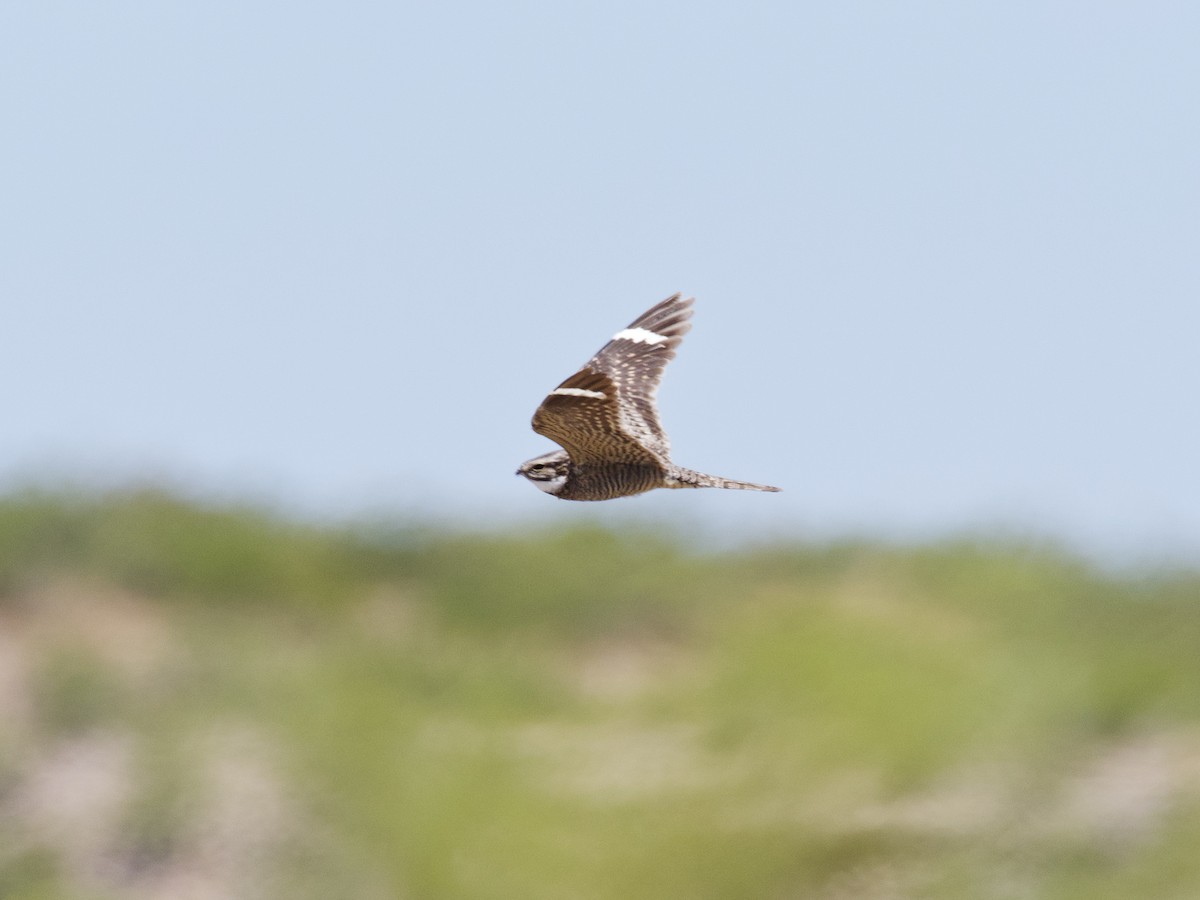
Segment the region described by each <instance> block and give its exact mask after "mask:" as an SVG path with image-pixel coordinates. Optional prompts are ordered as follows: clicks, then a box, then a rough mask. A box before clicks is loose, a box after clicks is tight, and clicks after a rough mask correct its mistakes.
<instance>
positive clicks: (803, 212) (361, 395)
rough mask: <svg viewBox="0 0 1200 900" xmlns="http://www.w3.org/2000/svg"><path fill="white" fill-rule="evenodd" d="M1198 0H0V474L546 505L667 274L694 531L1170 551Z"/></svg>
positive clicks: (1191, 261)
mask: <svg viewBox="0 0 1200 900" xmlns="http://www.w3.org/2000/svg"><path fill="white" fill-rule="evenodd" d="M1198 40H1200V7H1196V6H1195V5H1194V4H1190V3H1182V2H1180V3H1155V2H1150V3H1142V4H1116V3H1099V4H1096V3H1088V4H1084V3H1055V2H1050V3H1044V2H1040V3H1004V4H999V3H968V4H963V3H909V4H894V3H885V2H877V3H870V2H861V3H848V4H820V5H817V4H794V3H786V4H785V3H750V4H737V5H734V4H710V3H656V4H642V3H638V4H633V3H611V2H608V3H603V4H601V3H580V4H553V3H514V4H490V3H489V4H483V3H457V4H420V5H418V4H413V5H408V4H384V3H367V2H354V0H351V2H344V3H339V4H314V3H290V4H268V3H242V2H239V3H226V2H210V3H207V4H152V3H133V2H121V0H114V2H109V3H104V4H92V3H71V2H44V3H37V4H32V3H30V4H9V5H8V6H7V7H6V8H5V10H4V11H3V12H0V111H2V112H3V119H4V122H5V130H6V134H7V137H6V140H5V141H4V149H3V151H2V152H3V157H4V177H3V179H2V180H0V185H2V186H0V241H2V245H3V251H2V252H3V255H4V263H3V265H2V266H0V298H2V302H3V307H4V311H5V316H4V320H5V322H6V325H5V327H4V328H3V329H2V331H0V352H2V359H0V375H2V377H3V385H2V386H0V397H2V398H3V406H4V409H5V413H6V414H5V421H6V424H7V427H6V428H5V433H4V435H3V438H2V439H0V475H2V476H3V481H4V482H5V483H8V484H13V483H17V482H19V481H21V480H23V479H28V478H30V477H43V478H45V477H49V478H55V477H60V476H64V475H70V476H72V477H74V478H82V479H89V478H91V479H99V480H103V481H110V482H111V481H113V480H117V481H119V480H122V479H131V478H133V479H138V478H159V479H168V480H170V481H172V482H173V483H176V484H179V485H182V486H185V487H186V488H188V489H190V490H194V491H197V492H200V493H215V494H219V495H222V496H243V495H249V496H255V497H260V498H266V499H269V500H271V501H272V502H276V503H279V504H281V505H283V506H285V507H288V508H293V509H296V510H300V511H304V512H308V513H317V514H322V513H333V514H340V513H344V512H346V511H352V510H357V509H363V508H377V507H390V508H396V509H407V510H446V511H449V512H451V513H453V514H454V515H456V516H460V517H462V518H465V519H468V520H473V521H478V522H480V523H481V524H486V523H488V522H493V521H494V522H503V521H509V520H517V519H523V518H528V517H544V518H546V519H549V520H561V521H572V520H575V519H578V518H579V517H580V516H590V515H594V514H596V512H597V510H596V508H595V507H592V506H590V505H583V504H578V505H573V504H565V503H561V502H557V501H552V500H551V499H550V498H548V497H545V496H544V495H542V494H541V493H539V492H538V491H536V490H534V489H533V488H532V487H530V486H529V485H528V484H525V483H523V482H522V481H521V480H520V479H517V478H514V477H513V475H512V472H513V470H514V469H515V467H516V465H517V464H518V463H519V462H521V461H522V460H523V459H526V458H528V457H530V456H534V455H536V454H538V453H540V452H542V451H543V450H545V449H548V447H547V442H546V441H545V440H544V439H543V438H541V437H539V436H537V435H535V434H533V433H532V432H531V431H530V430H529V428H528V420H529V417H530V415H531V414H532V412H533V409H534V408H535V407H536V405H537V404H538V402H540V399H541V397H542V396H543V395H544V394H545V392H546V391H547V390H549V389H550V388H552V387H553V386H554V385H555V384H557V383H558V382H559V381H560V380H561V379H562V378H564V377H565V376H566V375H567V374H569V373H570V372H571V371H573V370H574V369H575V368H576V367H577V366H578V365H579V364H580V363H582V362H583V361H584V360H585V359H587V358H588V356H589V355H590V354H591V353H592V352H593V351H594V350H596V349H597V348H598V347H599V346H600V344H601V343H603V341H604V339H605V338H606V337H607V336H608V335H610V334H611V333H612V332H613V331H615V330H617V329H618V328H620V327H622V326H624V325H625V324H626V323H627V322H629V321H630V320H631V319H633V318H634V317H635V316H636V315H637V314H638V313H640V312H641V311H642V310H643V309H644V308H646V307H648V306H650V305H651V304H653V303H654V302H657V301H658V300H660V299H662V298H663V297H665V296H667V295H668V294H670V293H673V292H674V291H677V290H680V291H684V292H686V293H688V294H694V295H695V296H696V297H697V304H696V317H695V328H694V330H693V332H692V333H691V334H690V335H689V337H688V339H687V341H686V342H685V343H684V346H683V347H682V349H681V352H680V355H679V357H678V359H677V360H676V361H675V362H674V363H672V365H671V367H670V368H669V369H668V371H667V376H666V380H665V383H664V387H663V390H662V393H661V400H662V405H663V415H664V421H665V424H666V426H667V428H668V430H669V431H670V433H671V436H672V439H673V442H674V445H675V453H676V457H677V461H679V462H680V463H682V464H683V465H687V466H691V467H694V468H699V469H703V470H708V471H713V472H716V473H718V474H722V475H727V476H730V477H739V478H747V479H751V480H759V481H767V482H770V483H774V484H780V485H782V486H784V487H785V488H786V492H785V493H783V494H780V495H771V496H762V495H751V494H730V493H726V492H704V493H703V494H693V493H691V492H669V493H668V492H659V493H656V494H651V495H647V496H645V497H641V498H635V499H632V500H627V501H620V502H619V503H613V504H608V505H607V506H608V508H606V509H605V510H604V511H603V512H604V514H605V515H608V516H617V517H621V516H625V515H633V516H648V517H651V518H665V519H668V520H675V521H679V522H682V523H686V525H687V526H688V527H694V528H697V529H700V530H708V531H710V532H713V531H715V532H717V533H728V534H731V535H736V534H743V533H746V534H750V533H763V532H765V531H772V530H773V531H784V532H794V533H800V534H806V535H814V536H823V535H829V534H841V533H846V532H862V531H865V532H869V533H873V534H884V535H890V536H896V537H901V538H904V537H921V536H925V535H930V534H941V533H946V532H950V531H953V530H955V529H959V528H963V527H978V526H988V525H995V524H1002V525H1005V526H1007V527H1010V528H1016V529H1030V530H1033V531H1035V532H1039V533H1046V534H1052V535H1059V536H1062V537H1064V538H1066V539H1068V540H1070V541H1073V542H1076V543H1079V544H1081V545H1083V546H1086V547H1089V548H1091V549H1093V550H1097V551H1098V552H1100V553H1102V554H1105V553H1112V554H1129V553H1133V554H1135V555H1136V554H1147V553H1149V554H1155V553H1158V552H1163V551H1170V552H1180V551H1182V552H1184V553H1196V554H1200V476H1198V472H1197V468H1198V465H1197V460H1200V425H1198V417H1197V412H1196V406H1197V402H1196V397H1197V383H1198V380H1200V379H1198V371H1200V363H1198V361H1197V359H1198V356H1200V354H1198V352H1197V347H1198V344H1200V339H1198V337H1200V253H1198V252H1197V251H1198V248H1200V165H1198V164H1197V160H1198V159H1200V153H1198V143H1200V140H1198V139H1200V125H1198V124H1197V123H1198V120H1200V117H1198V116H1197V115H1196V97H1197V95H1198V93H1200V54H1197V53H1196V47H1197V43H1198Z"/></svg>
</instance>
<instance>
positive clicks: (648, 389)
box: [584, 294, 694, 463]
mask: <svg viewBox="0 0 1200 900" xmlns="http://www.w3.org/2000/svg"><path fill="white" fill-rule="evenodd" d="M693 302H694V300H693V298H691V297H688V298H687V299H684V298H683V295H682V294H674V295H672V296H670V297H668V298H667V299H666V300H664V301H663V302H662V303H659V304H657V305H656V306H653V307H651V308H650V309H648V310H646V312H644V313H642V314H641V315H640V316H638V317H637V318H636V319H634V320H633V322H631V323H630V324H629V327H628V328H625V329H622V330H621V331H618V332H617V333H616V334H615V335H613V339H612V340H611V341H609V342H608V343H607V344H605V345H604V346H603V347H601V348H600V352H599V353H597V354H596V355H595V356H593V357H592V358H591V359H590V360H588V363H587V365H586V366H584V369H585V370H589V369H590V370H592V371H595V372H603V373H604V374H605V375H607V376H608V377H609V378H611V379H612V380H613V382H614V383H615V384H616V386H617V392H618V396H619V399H620V403H621V407H620V408H621V424H622V427H623V428H624V430H625V431H626V432H627V433H628V434H629V435H630V436H631V437H633V438H635V439H636V440H637V441H639V442H640V443H641V444H642V445H643V446H645V447H646V449H648V450H649V451H650V452H651V453H653V454H655V455H656V456H658V457H659V458H660V460H661V461H662V462H664V463H665V462H667V461H669V458H670V455H671V441H670V439H669V438H668V437H667V433H666V431H665V430H664V429H663V427H662V422H661V421H660V420H659V416H658V403H657V397H658V385H659V383H660V382H661V381H662V373H663V369H664V368H665V367H666V365H667V363H668V362H670V361H671V360H672V359H674V358H675V349H676V348H677V347H678V346H679V345H680V343H681V342H682V341H683V336H684V335H685V334H687V333H688V332H689V331H690V330H691V328H692V324H691V322H690V321H689V320H690V319H691V318H692V303H693Z"/></svg>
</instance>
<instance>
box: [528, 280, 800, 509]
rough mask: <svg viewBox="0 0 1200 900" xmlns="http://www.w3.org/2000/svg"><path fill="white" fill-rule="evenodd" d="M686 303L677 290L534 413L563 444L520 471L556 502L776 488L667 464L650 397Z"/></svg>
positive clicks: (684, 321) (666, 446)
mask: <svg viewBox="0 0 1200 900" xmlns="http://www.w3.org/2000/svg"><path fill="white" fill-rule="evenodd" d="M691 306H692V300H691V299H690V298H689V299H687V300H684V299H682V295H680V294H675V295H674V296H672V297H668V298H667V299H666V300H664V301H663V302H662V303H659V304H658V305H657V306H654V307H652V308H651V309H649V310H648V311H647V312H645V313H644V314H643V315H641V316H639V317H638V318H637V319H635V320H634V321H633V323H632V324H630V326H629V327H628V328H625V329H623V330H621V331H619V332H617V333H616V334H615V335H614V336H613V339H612V340H611V341H609V342H608V343H607V344H605V345H604V347H602V348H601V349H600V352H599V353H597V354H596V355H595V356H593V357H592V358H591V359H590V360H588V362H587V364H586V365H585V366H584V367H583V368H582V369H580V370H579V371H578V372H576V373H575V374H574V375H572V376H571V377H570V378H568V379H567V380H566V381H564V382H563V383H562V384H560V385H559V386H558V387H556V388H555V389H554V390H552V391H551V392H550V394H549V395H548V396H547V397H546V399H545V400H544V401H542V405H541V406H539V407H538V409H537V412H535V413H534V415H533V430H534V431H536V432H538V433H539V434H544V435H545V436H546V437H548V438H550V439H551V440H553V441H554V442H555V443H557V444H559V445H560V446H561V447H562V448H563V449H562V450H555V451H553V452H551V453H547V454H545V455H543V456H539V457H536V458H534V459H531V460H529V461H527V462H525V463H523V464H522V465H521V468H520V469H518V470H517V474H518V475H524V476H525V477H526V478H528V479H529V480H530V481H532V482H533V483H534V484H535V485H536V486H537V487H538V488H540V489H541V490H543V491H545V492H546V493H548V494H552V495H553V496H555V497H558V498H559V499H560V500H611V499H613V498H615V497H627V496H630V495H632V494H641V493H644V492H645V491H649V490H653V489H655V488H697V487H719V488H732V489H735V490H747V491H778V490H779V488H776V487H770V486H768V485H764V484H751V483H749V482H745V481H733V480H731V479H728V478H719V477H717V476H715V475H705V474H704V473H702V472H695V471H692V470H691V469H685V468H682V467H681V466H677V465H675V464H674V463H673V462H671V459H670V452H671V444H670V441H669V440H668V438H667V435H666V432H665V431H663V428H662V425H661V423H660V422H659V419H658V408H657V406H656V404H655V395H656V394H657V392H658V384H659V381H660V380H661V379H662V371H663V367H664V366H666V364H667V362H669V361H670V360H671V359H673V358H674V356H675V348H676V347H678V346H679V343H680V341H682V340H683V336H684V335H685V334H687V332H688V330H689V329H690V328H691V324H690V323H689V322H688V320H689V319H690V318H691V316H692V310H691Z"/></svg>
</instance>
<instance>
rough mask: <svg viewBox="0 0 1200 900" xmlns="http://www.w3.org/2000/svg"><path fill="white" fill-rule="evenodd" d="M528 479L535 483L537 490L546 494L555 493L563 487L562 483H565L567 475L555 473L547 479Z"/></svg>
mask: <svg viewBox="0 0 1200 900" xmlns="http://www.w3.org/2000/svg"><path fill="white" fill-rule="evenodd" d="M529 480H530V481H532V482H533V483H534V484H536V485H537V489H538V490H539V491H545V492H546V493H547V494H557V493H558V492H559V491H561V490H562V489H563V485H564V484H566V483H567V476H566V475H555V476H554V477H553V478H551V479H550V480H549V481H536V480H534V479H533V478H530V479H529Z"/></svg>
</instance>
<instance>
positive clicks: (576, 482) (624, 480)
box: [555, 463, 666, 500]
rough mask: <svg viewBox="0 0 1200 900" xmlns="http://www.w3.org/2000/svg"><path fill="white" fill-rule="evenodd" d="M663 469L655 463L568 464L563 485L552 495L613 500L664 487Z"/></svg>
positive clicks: (568, 498)
mask: <svg viewBox="0 0 1200 900" xmlns="http://www.w3.org/2000/svg"><path fill="white" fill-rule="evenodd" d="M663 475H664V473H663V470H662V469H661V468H659V467H658V466H633V465H628V464H622V463H613V464H612V465H600V466H575V465H572V466H571V470H570V475H569V476H568V478H567V483H566V484H565V485H564V486H563V489H562V490H561V491H559V492H558V493H557V494H556V495H555V496H556V497H558V498H559V499H562V500H612V499H613V498H614V497H628V496H630V495H631V494H641V493H644V492H645V491H649V490H653V489H654V488H657V487H665V486H666V485H665V484H664V483H663Z"/></svg>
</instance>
